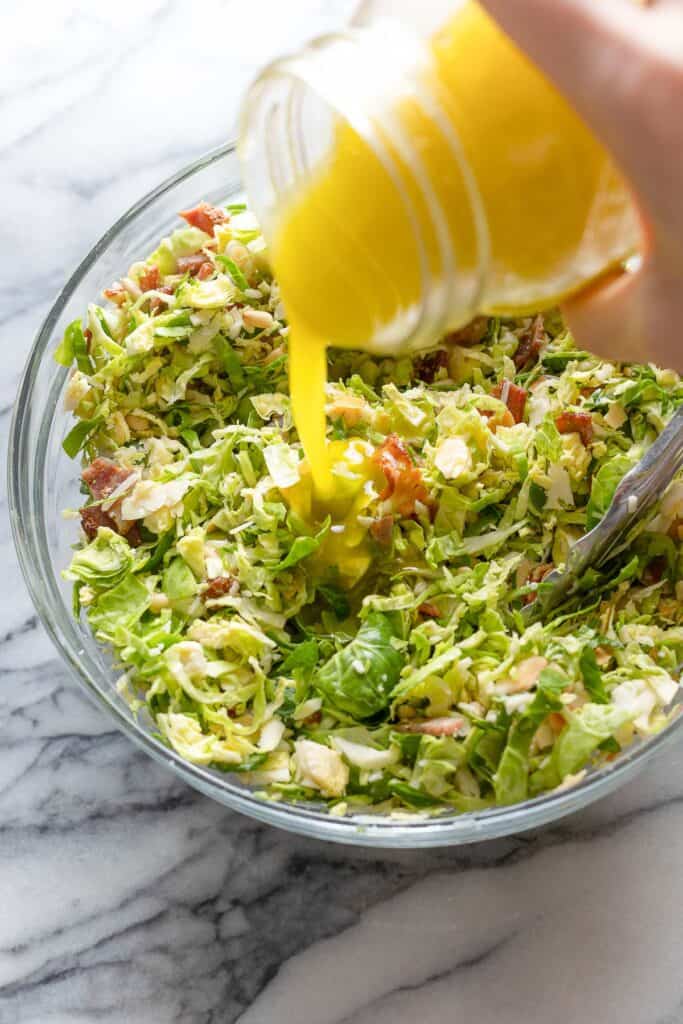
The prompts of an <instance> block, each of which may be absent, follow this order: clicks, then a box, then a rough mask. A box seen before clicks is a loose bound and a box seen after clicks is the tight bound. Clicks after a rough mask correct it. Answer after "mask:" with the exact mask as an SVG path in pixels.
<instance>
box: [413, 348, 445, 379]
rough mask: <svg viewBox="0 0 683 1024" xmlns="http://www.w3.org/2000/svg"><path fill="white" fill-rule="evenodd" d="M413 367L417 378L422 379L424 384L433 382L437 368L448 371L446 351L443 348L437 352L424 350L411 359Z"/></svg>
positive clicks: (437, 372)
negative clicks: (423, 352)
mask: <svg viewBox="0 0 683 1024" xmlns="http://www.w3.org/2000/svg"><path fill="white" fill-rule="evenodd" d="M413 369H414V372H415V376H416V377H417V378H418V380H422V381H424V382H425V384H433V383H434V381H435V380H436V378H437V377H438V375H439V370H446V371H448V352H446V350H445V349H444V348H440V349H439V350H438V351H437V352H425V354H424V355H422V356H417V357H416V359H415V360H414V361H413Z"/></svg>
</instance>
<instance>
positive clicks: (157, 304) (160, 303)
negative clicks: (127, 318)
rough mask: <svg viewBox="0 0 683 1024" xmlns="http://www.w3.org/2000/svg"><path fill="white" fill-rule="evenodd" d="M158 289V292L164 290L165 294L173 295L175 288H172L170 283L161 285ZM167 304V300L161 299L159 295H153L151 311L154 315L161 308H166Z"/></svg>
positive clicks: (150, 305)
mask: <svg viewBox="0 0 683 1024" xmlns="http://www.w3.org/2000/svg"><path fill="white" fill-rule="evenodd" d="M156 290H157V291H158V292H163V294H164V295H173V289H172V288H171V286H170V284H162V285H161V287H160V288H157V289H156ZM167 306H168V303H167V302H164V300H163V299H160V298H159V296H158V295H153V296H152V299H151V301H150V304H149V311H150V313H151V314H152V316H154V314H155V313H158V312H159V310H161V309H166V307H167Z"/></svg>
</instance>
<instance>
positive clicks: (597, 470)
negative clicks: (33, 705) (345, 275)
mask: <svg viewBox="0 0 683 1024" xmlns="http://www.w3.org/2000/svg"><path fill="white" fill-rule="evenodd" d="M181 216H182V217H183V218H184V221H185V224H184V226H183V227H181V228H179V229H178V230H176V231H174V232H173V233H172V234H171V235H170V236H169V237H168V238H164V239H163V240H162V241H161V243H160V244H159V246H158V248H157V249H156V250H155V251H154V252H153V253H151V255H149V257H148V258H147V259H145V260H142V261H141V262H139V263H135V264H134V265H133V266H131V267H130V268H129V269H128V271H127V274H126V275H125V276H124V277H122V278H121V280H120V281H118V282H115V283H113V284H112V285H111V287H110V288H108V289H106V291H105V293H104V297H105V299H106V301H105V302H103V303H102V304H101V305H99V304H96V303H93V304H92V305H90V306H89V308H88V310H87V314H86V316H85V317H84V319H83V320H82V321H81V320H77V321H74V323H72V324H71V325H70V326H69V327H68V329H67V331H66V333H65V335H64V340H63V342H62V344H61V346H60V348H59V350H58V352H57V359H58V361H59V362H60V363H61V364H63V365H64V366H69V367H73V368H72V371H71V375H70V377H69V380H68V385H67V388H66V403H67V408H68V409H70V410H71V411H72V412H73V413H74V416H75V418H76V422H75V425H74V426H73V428H72V429H71V430H70V432H69V433H68V435H67V437H66V439H65V441H64V448H65V451H66V452H67V454H68V455H69V456H71V457H73V458H76V457H79V456H80V457H81V458H82V462H83V474H82V479H83V491H84V498H83V507H82V508H81V509H80V510H72V512H71V514H72V515H73V516H74V518H77V517H80V523H81V536H80V540H79V542H78V544H77V545H76V548H75V553H74V555H73V559H72V562H71V565H70V566H69V567H68V569H66V570H65V574H64V575H65V577H66V578H67V579H68V580H71V581H73V593H74V610H75V614H76V615H81V614H82V615H84V616H85V618H86V620H87V622H88V623H89V626H90V628H91V629H92V631H93V633H94V635H95V636H96V638H97V639H98V640H99V641H101V642H102V643H103V644H106V645H108V646H109V647H110V648H111V650H112V652H113V655H114V657H115V660H116V662H117V663H118V664H119V665H120V668H121V680H120V684H119V685H120V689H121V692H123V693H124V694H125V696H126V698H127V699H128V700H129V701H130V703H131V704H132V706H133V707H134V708H135V709H136V711H138V712H141V711H142V710H144V709H146V710H147V711H148V712H149V714H150V715H151V716H152V718H153V720H154V722H155V723H156V727H157V729H158V735H159V737H160V739H161V740H162V741H163V742H164V743H165V744H167V745H168V746H169V747H171V748H172V749H173V750H175V751H176V752H177V753H178V754H180V755H181V756H182V757H183V758H186V759H187V760H188V761H191V762H193V763H195V764H201V765H209V766H211V767H212V768H214V769H219V770H221V771H225V772H237V773H240V776H241V778H242V779H243V780H244V781H245V782H247V783H248V784H249V785H250V786H251V787H253V788H254V789H255V790H256V791H257V792H259V793H262V794H263V796H264V798H266V799H270V800H279V801H282V800H288V801H304V802H315V803H316V804H318V805H323V806H327V807H328V808H329V809H330V811H331V812H332V813H334V814H338V815H344V814H350V813H356V812H361V811H368V810H372V811H373V812H384V813H392V814H398V815H400V814H405V813H407V812H409V813H415V812H419V813H423V814H433V813H440V812H444V811H449V812H452V811H453V810H455V811H461V812H462V811H474V810H479V809H481V808H486V807H490V806H493V805H506V804H511V803H514V802H517V801H521V800H525V799H527V798H529V797H534V796H536V795H538V794H540V793H543V792H546V791H549V790H554V789H556V788H558V787H567V786H570V785H573V784H575V783H576V782H577V781H578V780H580V779H581V778H582V776H583V775H584V774H585V772H586V770H587V769H588V768H589V767H591V766H593V765H595V764H597V763H601V762H603V761H605V760H609V759H613V758H615V757H617V756H618V755H619V753H620V751H621V750H622V749H624V747H626V746H628V745H629V744H630V743H631V742H632V741H633V740H634V738H636V737H648V736H651V735H652V734H654V733H655V732H657V731H658V730H659V729H661V728H662V726H663V725H664V724H665V723H666V722H667V720H668V717H669V715H670V714H672V713H673V712H672V711H671V706H672V703H673V702H675V699H676V697H677V694H678V689H679V676H678V667H679V665H680V664H681V661H682V655H683V615H682V613H681V599H682V598H683V572H682V570H683V557H682V555H681V538H682V537H683V481H681V480H678V481H676V482H675V483H674V484H673V485H672V487H671V488H670V490H669V492H668V493H667V494H666V496H665V497H664V498H663V501H662V502H661V504H660V506H659V508H658V511H657V513H656V515H655V516H654V517H651V518H650V521H649V523H647V524H643V526H642V527H641V529H640V532H639V533H638V535H637V536H636V537H635V538H634V540H633V543H632V545H631V547H630V549H629V550H628V551H626V552H624V553H622V554H621V555H619V556H618V557H616V558H615V559H614V560H613V562H612V563H610V564H609V565H608V566H607V567H606V569H605V570H604V571H601V572H595V571H592V572H590V573H589V574H588V575H587V576H586V577H585V578H584V579H583V580H582V581H581V592H580V594H579V595H578V596H575V597H573V598H571V599H570V600H568V601H567V602H565V604H564V605H563V606H561V607H559V608H557V609H556V611H554V612H553V613H552V618H551V619H550V620H548V621H545V622H542V623H535V624H533V625H527V624H526V620H525V618H524V617H523V614H522V613H523V609H524V607H525V606H526V605H527V604H529V603H530V602H532V601H534V599H535V597H536V595H537V593H538V589H539V587H542V586H543V579H544V576H545V575H546V574H547V573H548V572H549V571H550V570H551V569H552V568H553V567H554V566H561V565H562V564H563V562H564V561H565V559H566V556H567V551H568V549H569V547H570V545H572V544H573V543H574V542H575V541H576V540H577V538H579V537H580V536H581V535H582V534H583V533H584V532H585V531H586V530H587V529H589V528H591V527H592V526H594V525H595V524H596V523H597V522H598V521H599V519H600V517H601V516H602V515H603V513H604V512H605V510H606V508H607V507H608V505H609V502H610V500H611V497H612V494H613V492H614V490H615V488H616V486H617V484H618V482H619V481H620V479H621V478H622V477H623V475H624V474H625V473H626V472H627V471H628V469H629V468H630V467H631V466H633V465H634V464H635V462H636V461H637V460H638V459H639V458H640V456H641V455H642V454H643V452H644V451H645V450H646V448H647V447H648V445H650V444H651V443H652V441H653V440H654V438H655V437H656V436H657V435H658V433H659V432H661V430H662V429H663V428H664V426H665V424H666V423H667V422H668V420H669V419H670V418H671V416H672V414H673V412H674V411H675V409H676V407H677V406H678V405H679V404H680V403H681V402H683V385H682V384H681V381H680V380H679V378H678V376H677V375H676V374H675V373H673V372H671V371H661V370H658V369H656V368H654V367H652V366H619V365H614V364H610V363H606V362H603V361H600V360H598V359H596V358H594V357H593V356H590V355H588V354H587V353H585V352H581V351H578V350H577V349H576V347H575V345H574V343H573V340H572V337H571V335H570V334H569V333H568V331H567V329H566V328H565V326H564V325H563V323H562V321H561V319H560V317H559V315H558V314H557V313H550V314H545V315H542V316H537V317H533V318H527V319H524V320H514V321H513V320H501V319H485V318H483V319H479V320H477V321H475V322H474V323H472V324H470V325H469V326H468V327H467V328H465V329H464V330H462V331H459V332H456V333H455V334H452V335H450V336H448V337H447V338H445V339H443V341H442V342H441V344H440V345H439V346H438V347H436V348H435V349H434V350H433V351H431V352H427V353H423V354H420V355H418V356H417V357H415V358H413V359H407V358H405V359H398V360H392V359H379V358H374V357H371V356H369V355H365V354H361V353H356V352H348V351H344V352H341V351H334V350H332V351H330V353H329V375H330V384H329V385H328V393H327V413H328V440H329V451H330V455H331V459H332V462H333V472H334V477H335V494H334V497H333V498H332V499H331V500H330V501H328V502H327V503H326V504H323V503H321V502H320V501H319V499H318V498H317V497H316V495H315V494H314V492H313V488H312V485H311V479H310V474H309V471H308V468H307V464H306V462H305V459H304V457H303V453H302V450H301V445H300V444H299V441H298V438H297V434H296V430H295V427H294V425H293V422H292V415H291V410H290V402H289V397H288V387H287V333H288V328H287V325H286V321H285V316H284V311H283V308H282V305H281V302H280V300H279V296H278V287H277V282H276V281H274V280H273V278H272V276H271V273H270V271H269V267H268V262H267V252H266V247H265V243H264V241H263V238H262V237H261V235H260V232H259V227H258V224H257V223H256V221H255V220H254V218H253V216H252V214H251V213H250V212H249V211H248V210H246V209H245V208H244V207H242V206H227V207H224V208H223V207H213V206H209V205H208V204H206V203H200V204H199V206H197V207H196V208H194V209H193V210H188V211H185V212H184V213H183V214H182V215H181Z"/></svg>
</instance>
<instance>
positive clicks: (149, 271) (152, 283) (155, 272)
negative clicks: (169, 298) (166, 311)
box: [138, 263, 161, 292]
mask: <svg viewBox="0 0 683 1024" xmlns="http://www.w3.org/2000/svg"><path fill="white" fill-rule="evenodd" d="M138 284H139V285H140V288H141V290H142V291H143V292H150V291H153V290H154V291H156V289H157V288H158V287H159V285H160V284H161V274H160V273H159V268H158V266H157V265H156V263H150V265H149V266H148V267H145V269H144V270H143V271H142V273H141V274H140V277H139V278H138Z"/></svg>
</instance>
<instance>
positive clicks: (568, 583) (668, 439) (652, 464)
mask: <svg viewBox="0 0 683 1024" xmlns="http://www.w3.org/2000/svg"><path fill="white" fill-rule="evenodd" d="M681 468H683V406H681V407H680V408H679V409H678V410H677V412H676V414H675V415H674V417H673V419H672V420H671V422H670V423H669V424H668V425H667V426H666V428H665V429H664V430H663V431H662V433H661V434H660V435H659V437H658V438H657V440H656V441H655V442H654V444H653V445H652V447H651V448H650V449H649V450H648V451H647V452H646V454H645V455H644V456H643V458H642V459H641V460H640V462H638V463H637V465H635V466H634V467H633V469H631V470H630V471H629V472H628V473H627V474H626V476H625V477H624V478H623V479H622V481H621V483H620V484H619V486H618V487H617V489H616V491H615V492H614V497H613V498H612V502H611V504H610V506H609V508H608V509H607V512H606V513H605V515H604V516H603V517H602V519H601V520H600V522H599V523H598V525H597V526H596V527H595V528H594V529H592V530H591V531H590V533H587V534H586V535H585V536H584V537H582V538H581V540H579V541H577V542H576V544H574V546H573V547H572V548H571V549H570V551H569V555H568V558H567V564H566V566H565V568H564V569H562V570H558V569H555V570H553V572H551V573H549V575H548V576H546V577H545V579H544V580H543V582H542V584H541V585H540V586H539V589H538V594H537V597H536V600H535V601H534V602H533V603H532V604H530V605H527V607H526V608H525V609H524V616H525V618H526V620H527V621H528V622H537V621H538V620H539V619H544V618H545V617H546V616H547V615H548V613H549V612H551V611H552V610H553V608H556V607H557V605H559V604H561V603H562V602H563V601H564V600H565V599H566V598H568V597H571V595H572V594H573V593H574V591H575V590H576V588H577V585H578V583H579V581H580V579H581V577H582V576H583V575H584V573H585V572H586V570H587V569H589V568H594V569H599V568H600V567H601V566H603V565H604V564H605V563H606V562H607V561H608V560H609V559H610V558H612V557H614V556H615V555H616V554H618V553H619V551H620V550H623V548H624V547H626V546H627V545H628V541H629V534H630V533H631V531H632V529H633V527H634V526H635V525H636V524H637V523H638V522H640V520H641V519H643V518H644V517H645V516H646V515H647V513H648V512H649V511H650V510H651V509H652V507H653V506H654V505H655V504H656V503H657V501H658V500H659V499H660V498H661V497H662V495H663V494H664V491H665V490H666V488H667V487H668V486H669V484H670V483H671V481H672V480H673V478H674V477H675V476H676V474H677V473H678V471H679V470H680V469H681Z"/></svg>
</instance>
